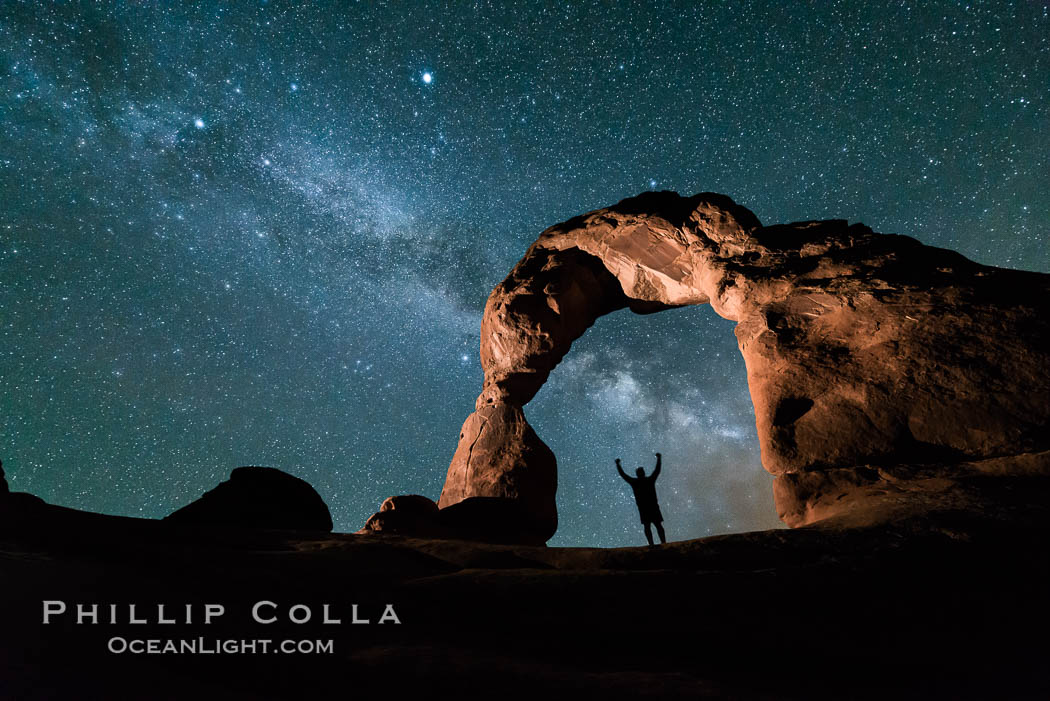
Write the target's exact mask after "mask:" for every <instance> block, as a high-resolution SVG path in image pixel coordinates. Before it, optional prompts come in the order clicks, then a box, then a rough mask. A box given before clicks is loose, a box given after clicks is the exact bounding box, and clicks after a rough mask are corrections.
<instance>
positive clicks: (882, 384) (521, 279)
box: [438, 192, 1050, 542]
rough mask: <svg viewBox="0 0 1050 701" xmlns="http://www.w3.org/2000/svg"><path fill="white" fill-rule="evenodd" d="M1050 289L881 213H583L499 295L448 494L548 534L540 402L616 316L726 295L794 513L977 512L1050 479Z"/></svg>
mask: <svg viewBox="0 0 1050 701" xmlns="http://www.w3.org/2000/svg"><path fill="white" fill-rule="evenodd" d="M1048 293H1050V275H1044V274H1038V273H1027V272H1023V271H1016V270H1005V269H1000V268H992V267H988V266H983V265H979V264H977V263H974V262H972V261H970V260H968V259H966V258H964V257H963V256H961V255H959V254H957V253H955V252H952V251H948V250H944V249H938V248H933V247H929V246H925V245H923V244H921V243H919V242H918V241H916V240H914V239H911V238H908V237H906V236H898V235H885V234H877V233H874V232H873V231H871V229H869V228H867V227H865V226H863V225H861V224H854V225H848V224H847V222H845V221H843V220H829V221H811V222H800V223H794V224H787V225H776V226H767V227H764V226H762V225H761V223H760V222H759V221H758V219H757V218H756V217H755V215H754V214H752V213H751V212H750V211H749V210H747V209H745V208H744V207H741V206H739V205H737V204H736V203H735V202H733V201H732V200H731V199H730V198H728V197H726V196H724V195H718V194H714V193H701V194H698V195H695V196H693V197H680V196H679V195H677V194H676V193H673V192H660V193H647V194H643V195H640V196H638V197H634V198H630V199H627V200H624V201H622V202H620V203H618V204H616V205H614V206H612V207H607V208H605V209H600V210H597V211H594V212H590V213H588V214H584V215H582V216H579V217H575V218H573V219H570V220H569V221H567V222H564V223H562V224H558V225H556V226H553V227H551V228H549V229H547V230H546V231H544V232H543V233H542V234H540V236H539V238H538V239H537V240H536V241H535V242H534V243H533V244H532V245H531V246H530V247H529V249H528V250H527V251H526V253H525V256H524V257H523V258H522V259H521V261H519V262H518V264H517V265H516V266H515V267H514V269H513V270H512V271H511V272H510V274H509V275H508V276H507V278H506V279H505V280H504V281H503V282H502V283H500V284H499V285H498V286H497V287H496V288H495V289H494V290H493V291H492V294H491V295H490V296H489V298H488V302H487V304H486V306H485V312H484V316H483V319H482V323H481V361H482V366H483V368H484V371H485V381H484V386H483V388H482V391H481V394H480V396H479V397H478V400H477V403H476V406H475V411H474V412H473V413H472V414H471V415H470V416H469V417H467V420H466V422H465V423H464V424H463V428H462V430H461V432H460V436H459V444H458V446H457V449H456V451H455V454H454V455H453V458H452V461H451V464H450V465H449V468H448V473H447V476H446V480H445V485H444V488H443V490H442V493H441V498H440V501H439V504H438V505H439V506H440V507H441V510H442V512H445V511H446V510H447V509H449V508H450V507H453V506H455V507H456V509H454V510H453V511H456V512H457V513H458V514H463V515H467V518H468V520H469V518H470V517H469V514H470V513H471V511H470V509H465V508H463V507H465V506H468V505H469V504H470V503H471V502H474V503H475V504H479V505H480V504H484V509H483V510H482V511H479V512H478V513H484V514H487V516H486V518H488V517H489V516H491V514H493V513H500V514H503V516H504V517H505V518H504V521H506V520H507V519H509V520H510V521H511V522H512V523H511V524H510V526H509V529H508V524H507V523H506V522H503V523H501V528H502V532H504V533H507V532H515V533H516V534H517V535H516V536H514V537H515V538H516V539H518V540H521V541H524V542H545V541H546V540H547V539H548V538H550V536H552V535H553V534H554V532H555V530H556V528H557V509H556V506H555V492H556V490H557V474H556V460H555V456H554V454H553V453H552V452H551V451H550V449H549V448H548V447H547V446H546V445H545V444H544V443H543V441H542V440H541V439H540V438H539V436H537V435H536V433H535V432H534V431H533V430H532V428H531V427H530V426H529V424H528V421H527V420H526V418H525V413H524V411H523V407H524V406H525V404H526V403H528V402H529V400H531V399H532V398H533V396H535V394H536V392H537V391H538V390H539V388H540V387H541V386H542V385H543V383H544V382H545V381H546V379H547V377H548V375H549V374H550V372H551V370H552V369H553V368H554V367H555V366H556V365H557V364H558V362H559V361H560V360H561V359H562V358H563V357H564V355H565V354H566V353H567V352H568V351H569V349H570V346H571V345H572V342H573V341H574V340H576V339H577V338H579V337H580V335H581V334H583V333H584V331H586V329H587V328H588V327H589V326H591V324H593V323H594V321H595V320H596V319H597V318H598V317H599V316H601V315H603V314H607V313H609V312H612V311H615V310H618V309H623V308H629V309H631V310H633V311H635V312H639V313H650V312H656V311H660V310H663V309H668V308H672V307H677V306H681V305H689V304H711V305H712V307H713V308H714V310H715V312H717V313H718V314H719V315H721V316H723V317H725V318H727V319H730V320H733V321H735V322H737V325H736V330H735V333H736V337H737V341H738V345H739V348H740V352H741V354H742V355H743V357H744V361H745V364H746V367H747V378H748V386H749V391H750V394H751V399H752V402H753V404H754V408H755V420H756V427H757V431H758V436H759V441H760V444H761V445H760V447H761V455H762V464H763V466H764V467H765V469H766V470H767V471H769V472H770V473H772V474H773V475H774V476H775V479H774V499H775V502H776V506H777V510H778V513H779V515H780V517H781V518H782V519H783V520H784V521H785V522H786V523H787V524H788V525H791V526H799V525H804V524H808V523H812V522H813V521H816V520H819V519H824V518H828V517H838V518H840V519H846V521H848V522H851V523H861V522H865V521H867V522H871V521H877V520H879V519H883V520H885V519H886V518H890V517H900V516H901V514H902V513H904V512H909V513H910V512H912V511H915V510H916V509H918V510H923V509H926V510H929V509H935V508H941V507H944V508H949V507H950V508H960V505H967V504H969V505H971V506H972V505H973V504H976V503H977V502H979V501H980V500H981V499H984V498H985V497H987V496H988V494H990V491H989V489H990V488H989V486H988V483H987V482H981V481H980V480H981V479H982V478H983V477H987V476H988V475H990V474H995V475H999V476H1017V477H1023V476H1029V477H1030V476H1032V475H1039V476H1041V477H1043V478H1045V477H1047V476H1048V475H1050V433H1048V432H1046V431H1045V426H1046V425H1047V423H1050V401H1048V399H1047V398H1048V397H1050V303H1048V302H1047V300H1050V294H1048ZM974 480H977V482H974ZM975 484H977V485H978V486H976V487H975V486H974V485H975ZM991 491H994V489H992V490H991ZM975 500H976V501H975ZM982 503H983V502H982ZM501 505H502V506H501ZM967 508H969V507H967ZM974 508H976V507H974ZM449 513H450V514H451V513H452V511H449ZM479 526H480V524H479ZM481 527H483V526H481Z"/></svg>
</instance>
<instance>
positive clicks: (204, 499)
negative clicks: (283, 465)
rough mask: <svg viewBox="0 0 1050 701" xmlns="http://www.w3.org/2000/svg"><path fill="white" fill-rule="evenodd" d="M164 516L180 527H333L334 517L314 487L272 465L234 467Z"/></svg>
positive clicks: (311, 528)
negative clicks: (224, 478) (225, 477)
mask: <svg viewBox="0 0 1050 701" xmlns="http://www.w3.org/2000/svg"><path fill="white" fill-rule="evenodd" d="M164 520H165V521H169V522H172V523H176V524H180V525H201V526H224V527H236V528H265V529H281V530H311V531H331V530H332V516H331V514H330V513H329V511H328V506H327V505H326V504H325V503H324V500H323V499H321V496H320V495H319V494H318V493H317V492H316V490H314V488H313V487H311V486H310V484H309V483H308V482H306V481H304V480H301V479H299V478H298V477H293V476H292V475H289V474H288V473H286V472H282V471H281V470H278V469H276V468H272V467H238V468H236V469H235V470H234V471H233V472H232V473H230V479H228V480H227V481H225V482H220V483H219V485H218V486H217V487H215V489H212V490H211V491H209V492H205V493H204V495H203V496H201V497H200V498H199V499H197V500H196V501H194V502H192V503H190V504H187V505H186V506H184V507H182V508H181V509H178V510H177V511H174V512H173V513H171V514H169V515H168V516H167V517H165V519H164Z"/></svg>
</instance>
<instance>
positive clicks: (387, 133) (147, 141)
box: [0, 0, 1050, 546]
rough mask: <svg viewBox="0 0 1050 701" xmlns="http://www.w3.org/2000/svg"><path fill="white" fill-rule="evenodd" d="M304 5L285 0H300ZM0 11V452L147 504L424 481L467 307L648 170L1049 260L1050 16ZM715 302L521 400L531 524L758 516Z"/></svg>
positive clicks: (1030, 264)
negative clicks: (209, 495) (539, 471)
mask: <svg viewBox="0 0 1050 701" xmlns="http://www.w3.org/2000/svg"><path fill="white" fill-rule="evenodd" d="M297 4H298V3H297ZM301 4H302V7H298V8H297V7H295V5H293V4H291V3H289V4H283V3H277V2H271V3H265V2H264V3H251V2H240V3H231V4H229V5H225V6H224V5H215V4H212V3H206V2H201V3H196V2H194V3H190V2H170V3H159V2H157V3H155V2H127V3H115V2H114V3H106V2H100V3H59V4H56V5H52V4H51V3H45V2H40V1H39V0H34V1H33V2H25V3H18V2H0V85H2V88H0V203H2V205H0V458H2V459H3V461H4V468H5V470H6V472H7V474H8V479H9V481H10V483H11V486H12V489H14V490H18V491H28V492H32V493H35V494H37V495H39V496H41V497H43V498H44V499H45V500H47V501H49V502H52V503H55V504H61V505H65V506H71V507H76V508H82V509H89V510H93V511H101V512H105V513H112V514H122V515H133V516H147V517H161V516H164V515H165V514H167V513H169V512H171V511H172V510H174V509H175V508H177V507H179V506H182V505H184V504H185V503H188V502H189V501H190V500H192V499H194V498H196V497H197V496H199V495H200V494H201V493H202V492H203V491H205V490H206V489H210V488H212V487H213V486H215V484H217V483H218V482H219V481H221V480H223V479H225V478H226V477H228V475H229V472H230V470H231V469H232V468H234V467H236V466H238V465H252V464H254V465H270V466H274V467H279V468H281V469H284V470H286V471H287V472H290V473H292V474H294V475H297V476H299V477H302V478H304V479H306V480H307V481H309V482H310V483H311V484H313V485H314V486H315V487H316V488H317V490H318V491H319V492H320V493H321V495H322V496H323V497H324V499H325V500H326V501H327V503H328V504H329V506H330V508H331V510H332V515H333V518H334V520H335V524H336V530H340V531H353V530H356V529H357V528H359V527H360V526H361V525H362V524H363V523H364V521H365V519H366V518H367V517H368V516H369V515H370V514H371V513H372V512H374V511H375V510H376V509H377V508H378V506H379V504H380V502H381V501H382V499H383V498H385V497H387V496H389V495H392V494H407V493H421V494H426V495H428V496H431V497H432V498H437V496H438V495H439V493H440V490H441V485H442V484H443V482H444V476H445V471H446V469H447V467H448V463H449V460H450V458H451V457H452V453H453V451H454V450H455V447H456V440H457V438H458V435H459V429H460V425H461V424H462V422H463V420H464V419H465V418H466V417H467V415H468V414H469V413H470V411H471V410H472V409H473V405H474V400H475V398H476V396H477V394H478V391H479V390H480V387H481V382H482V372H481V367H480V363H479V359H478V345H479V324H480V321H481V312H482V309H483V307H484V302H485V299H486V297H487V295H488V293H489V291H491V289H492V287H493V286H494V285H495V284H496V283H498V282H499V281H500V280H502V279H503V277H504V276H505V275H506V274H507V273H508V272H509V270H510V269H511V267H512V266H513V265H514V264H515V263H516V262H517V261H518V260H519V259H520V257H521V256H522V254H523V253H524V251H525V249H526V247H527V246H528V244H529V243H531V242H532V241H533V240H534V239H535V238H536V236H537V234H538V233H539V232H540V231H541V230H543V229H544V228H546V227H548V226H550V225H552V224H555V223H558V222H560V221H563V220H565V219H568V218H569V217H571V216H574V215H576V214H580V213H583V212H585V211H588V210H592V209H597V208H599V207H603V206H607V205H610V204H613V203H615V202H617V201H618V200H620V199H622V198H624V197H628V196H632V195H636V194H638V193H640V192H643V191H645V190H650V189H658V190H664V189H666V190H675V191H678V192H680V193H683V194H687V195H688V194H693V193H695V192H701V191H716V192H723V193H725V194H728V195H729V196H731V197H733V198H734V199H735V200H736V201H737V202H738V203H740V204H742V205H744V206H746V207H748V208H750V209H751V210H752V211H754V212H755V213H756V214H757V215H758V217H759V218H760V219H761V220H762V221H763V222H764V223H767V224H773V223H780V222H789V221H795V220H800V219H820V218H846V219H849V220H850V221H861V222H864V223H865V224H867V225H869V226H871V227H872V228H874V229H875V230H877V231H883V232H895V233H905V234H909V235H911V236H914V237H916V238H918V239H920V240H922V241H923V242H925V243H928V244H932V245H936V246H943V247H948V248H953V249H956V250H958V251H960V252H962V253H963V254H964V255H966V256H968V257H970V258H972V259H974V260H977V261H979V262H982V263H986V264H992V265H1001V266H1007V267H1016V268H1023V269H1028V270H1037V271H1042V272H1050V243H1048V238H1050V234H1048V231H1050V227H1048V226H1047V222H1048V221H1050V188H1048V182H1047V181H1048V176H1050V9H1048V8H1050V4H1048V3H1047V2H1037V1H1027V2H1015V3H980V2H974V3H971V4H970V5H965V4H963V3H938V2H918V1H915V2H904V3H900V2H897V3H881V2H848V3H842V2H840V3H833V2H827V3H825V2H814V3H784V2H768V3H713V2H705V3H696V5H695V6H694V4H693V3H668V2H659V3H649V4H644V5H643V4H641V3H613V2H608V3H604V2H603V3H597V2H587V3H584V2H580V3H557V4H555V3H542V2H520V3H507V4H506V5H502V6H501V5H500V4H496V3H487V2H477V3H468V2H460V3H448V4H436V3H435V4H431V3H422V2H419V3H412V2H400V3H373V2H359V3H323V4H322V3H301ZM732 331H733V323H732V322H729V321H726V320H724V319H721V318H719V317H718V316H717V315H715V314H714V312H712V311H711V309H710V308H709V307H691V308H686V309H678V310H674V311H668V312H664V313H661V314H656V315H652V316H636V315H633V314H631V313H630V312H628V311H622V312H618V313H616V314H613V315H611V316H608V317H605V318H602V319H600V320H599V321H598V323H597V324H596V325H595V326H594V327H593V328H592V329H591V330H590V331H588V333H587V334H586V335H585V336H584V337H583V338H582V339H580V341H578V342H577V343H576V344H575V346H574V349H573V351H572V352H571V353H570V354H569V355H568V356H567V357H566V360H565V362H564V363H563V364H562V365H561V366H559V368H558V369H557V370H555V372H554V373H553V375H552V376H551V380H550V381H549V382H548V384H547V385H546V386H545V387H544V388H543V389H542V390H541V391H540V393H539V395H538V396H537V397H536V399H535V400H533V401H532V402H531V403H530V404H529V405H527V406H526V407H525V411H526V415H527V416H528V418H529V420H530V422H531V423H532V424H533V426H534V427H535V429H536V431H537V433H538V434H539V435H540V437H541V438H543V439H544V440H545V441H546V442H547V443H548V445H550V446H551V448H552V449H553V450H554V452H555V454H556V455H557V456H558V462H559V488H558V505H559V509H560V520H561V527H560V529H559V531H558V534H557V535H556V536H555V538H554V539H553V540H552V541H551V544H553V545H600V546H623V545H637V544H640V543H643V542H644V537H643V535H642V531H641V527H640V525H639V524H638V520H637V514H636V511H635V508H634V504H633V501H632V498H631V495H630V490H629V488H628V487H627V485H626V484H624V483H623V482H622V481H621V480H620V479H619V477H618V476H617V475H616V472H615V468H614V465H613V459H614V458H616V457H620V458H622V459H623V462H624V466H625V468H627V469H628V470H633V468H635V467H637V466H639V465H644V466H645V467H646V468H647V470H648V469H651V467H652V464H653V461H654V459H653V453H654V452H656V451H661V452H662V453H663V454H664V463H665V467H664V471H663V476H662V477H661V478H660V481H659V482H658V484H657V489H658V493H659V495H660V499H661V503H662V507H663V512H664V515H665V516H666V517H667V522H666V527H667V532H668V537H669V538H671V539H672V540H678V539H684V538H695V537H700V536H704V535H709V534H715V533H725V532H731V531H742V530H754V529H761V528H771V527H777V526H779V525H781V524H780V523H779V521H778V520H777V518H776V514H775V512H774V509H773V502H772V494H771V477H770V476H769V475H767V474H766V473H765V472H764V471H763V470H762V468H761V465H760V462H759V454H758V446H757V439H756V436H755V427H754V413H753V410H752V407H751V404H750V399H749V396H748V392H747V386H746V379H745V369H744V363H743V360H742V358H741V357H740V354H739V352H738V350H737V348H736V339H735V338H734V336H733V332H732Z"/></svg>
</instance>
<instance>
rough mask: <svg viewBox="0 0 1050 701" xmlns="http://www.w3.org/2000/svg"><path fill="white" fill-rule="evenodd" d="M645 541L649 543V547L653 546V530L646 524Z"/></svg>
mask: <svg viewBox="0 0 1050 701" xmlns="http://www.w3.org/2000/svg"><path fill="white" fill-rule="evenodd" d="M645 539H646V540H648V541H649V545H652V544H653V529H652V528H651V527H650V526H649V524H648V523H646V524H645Z"/></svg>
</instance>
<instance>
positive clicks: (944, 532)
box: [0, 503, 1050, 699]
mask: <svg viewBox="0 0 1050 701" xmlns="http://www.w3.org/2000/svg"><path fill="white" fill-rule="evenodd" d="M20 504H21V505H20V506H13V507H11V506H10V505H8V506H9V507H10V508H0V568H2V582H3V587H2V592H3V593H2V596H0V621H3V629H2V632H0V698H5V699H7V698H11V699H15V698H17V699H55V698H107V699H120V698H128V699H143V698H149V699H187V698H197V699H212V698H222V699H303V698H309V699H327V698H339V699H345V698H370V697H372V696H373V695H375V696H376V697H381V698H406V697H408V696H415V695H425V696H426V697H435V698H436V697H439V696H443V695H445V694H453V695H455V698H494V697H495V698H512V699H513V698H532V699H534V698H536V696H537V694H543V695H546V696H551V695H553V696H554V697H556V698H566V697H573V696H577V695H594V694H601V695H603V696H604V697H611V698H628V697H630V698H654V699H657V698H768V699H814V698H816V699H844V698H851V699H852V698H856V699H885V698H915V699H919V698H921V699H950V698H952V699H953V698H975V699H978V698H980V699H983V698H1001V699H1011V698H1045V697H1046V694H1047V693H1050V684H1048V680H1047V677H1046V674H1045V659H1046V653H1047V648H1046V643H1045V640H1046V630H1047V625H1048V624H1050V605H1048V602H1047V597H1046V591H1047V585H1048V575H1050V571H1048V570H1050V560H1048V558H1047V557H1046V536H1047V529H1046V528H1045V524H1046V523H1047V518H1046V517H1047V514H1046V511H1045V509H1043V510H1032V509H1028V510H1024V511H1017V512H1014V513H1012V514H1011V515H1010V517H1009V518H1005V517H1001V518H985V517H975V516H973V515H972V514H968V513H965V512H960V513H955V514H942V515H941V516H939V517H937V518H935V519H933V520H931V519H928V518H927V519H921V520H915V519H904V520H901V521H898V522H896V523H894V524H883V525H880V526H873V527H861V528H837V527H823V526H821V527H818V526H807V527H802V528H797V529H792V530H774V531H764V532H756V533H742V534H736V535H729V536H720V537H714V538H705V539H702V540H695V541H686V542H679V543H672V544H669V545H667V546H665V547H658V548H653V549H649V548H619V549H596V548H546V547H536V546H520V545H519V546H507V545H486V544H480V543H471V542H466V541H459V540H424V539H410V538H403V537H398V536H387V535H382V534H373V535H343V534H329V533H324V532H290V531H249V530H238V529H221V528H196V529H194V528H187V527H179V526H177V524H173V523H171V522H167V521H150V520H143V519H128V518H118V517H110V516H100V515H97V514H87V513H83V512H77V511H73V510H70V509H62V508H60V507H53V506H44V505H40V504H36V505H33V506H31V505H29V504H25V503H20ZM45 600H60V601H64V602H66V603H67V605H68V606H69V608H70V610H71V611H72V610H73V607H74V606H75V604H76V603H89V604H90V603H98V604H101V606H100V608H101V612H102V617H103V619H105V617H106V615H108V614H107V611H108V604H110V603H116V604H119V605H120V612H119V613H118V615H119V616H120V617H121V621H122V622H121V623H119V624H117V625H109V624H105V623H100V624H97V625H91V624H88V623H85V624H83V625H75V623H74V621H75V617H74V616H73V615H65V616H61V617H58V618H57V619H55V620H54V621H53V622H52V623H50V624H48V625H46V626H45V625H42V623H41V621H42V602H43V601H45ZM259 601H272V602H274V603H275V604H277V606H276V607H275V608H274V609H269V608H268V609H265V612H266V613H268V614H269V613H273V614H275V615H277V616H278V617H279V622H277V623H274V624H269V625H260V624H257V623H253V622H252V620H251V617H250V611H251V607H252V606H253V605H254V604H255V603H256V602H259ZM128 603H136V604H137V605H138V615H139V616H146V617H147V618H149V619H150V620H151V621H153V620H154V619H155V618H156V613H155V612H156V605H157V604H158V603H164V604H166V605H167V613H166V615H167V616H175V617H177V618H179V619H180V622H179V623H177V624H174V625H169V624H164V625H159V624H157V623H155V622H151V623H149V624H145V625H130V624H128V623H127V622H126V618H127V612H126V605H127V604H128ZM206 603H221V604H223V605H224V606H225V607H226V614H225V615H224V616H223V617H221V618H220V619H219V620H218V621H216V622H214V623H212V624H211V625H203V624H202V623H201V618H202V607H203V605H204V604H206ZM186 604H192V605H193V607H194V614H193V615H194V622H193V623H192V624H185V623H183V622H181V616H182V611H183V609H184V608H185V605H186ZM295 604H305V605H308V606H309V607H310V608H311V610H312V611H313V616H314V618H313V619H312V620H311V621H310V622H309V623H306V624H301V625H296V624H292V623H289V622H288V621H287V613H288V610H289V608H290V607H291V606H292V605H295ZM324 604H329V605H330V607H331V608H330V610H331V613H332V616H333V617H338V618H341V620H342V624H339V625H324V624H321V623H320V618H321V615H322V607H323V605H324ZM351 604H358V606H359V614H360V617H362V618H369V619H370V620H371V621H372V622H373V623H372V624H370V625H354V624H351V623H350V619H351V608H350V607H351ZM386 604H391V605H392V606H393V607H394V608H395V611H396V614H397V616H398V618H399V620H400V621H401V623H400V625H393V624H384V625H377V624H376V621H377V619H378V617H379V615H380V613H381V612H382V611H383V607H384V606H385V605H386ZM198 636H204V637H205V638H206V639H208V640H214V639H237V640H243V639H253V638H263V639H273V640H283V639H293V640H302V639H307V640H332V641H333V651H332V652H331V653H330V654H312V655H311V654H303V655H281V654H265V655H264V654H254V655H253V654H240V655H197V656H191V655H170V654H169V655H159V654H158V655H144V654H143V655H133V654H130V653H123V654H119V655H118V654H111V653H108V652H106V647H107V644H108V641H109V640H110V639H111V638H113V637H123V638H125V639H159V640H166V639H183V638H196V637H198Z"/></svg>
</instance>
